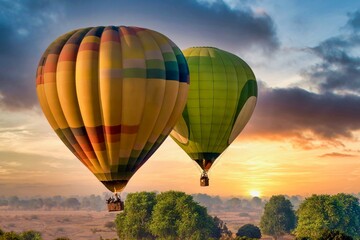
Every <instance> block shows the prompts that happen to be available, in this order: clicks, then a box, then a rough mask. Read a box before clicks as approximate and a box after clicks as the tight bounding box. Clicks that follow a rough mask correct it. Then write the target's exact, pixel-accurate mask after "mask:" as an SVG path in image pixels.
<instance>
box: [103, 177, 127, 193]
mask: <svg viewBox="0 0 360 240" xmlns="http://www.w3.org/2000/svg"><path fill="white" fill-rule="evenodd" d="M101 182H102V184H104V185H105V187H106V188H107V189H109V190H110V191H111V192H113V193H117V192H121V191H122V190H123V189H124V188H125V186H126V184H127V183H128V180H111V181H101Z"/></svg>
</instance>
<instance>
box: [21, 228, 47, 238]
mask: <svg viewBox="0 0 360 240" xmlns="http://www.w3.org/2000/svg"><path fill="white" fill-rule="evenodd" d="M20 236H21V239H22V240H42V237H41V233H39V232H36V231H33V230H30V231H25V232H22V233H21V235H20Z"/></svg>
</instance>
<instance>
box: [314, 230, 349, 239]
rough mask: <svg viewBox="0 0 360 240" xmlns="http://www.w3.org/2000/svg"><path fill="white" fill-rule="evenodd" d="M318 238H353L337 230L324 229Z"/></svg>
mask: <svg viewBox="0 0 360 240" xmlns="http://www.w3.org/2000/svg"><path fill="white" fill-rule="evenodd" d="M319 240H353V238H352V237H350V236H348V235H346V234H345V233H342V232H340V231H338V230H326V231H324V232H323V233H322V235H321V237H320V238H319Z"/></svg>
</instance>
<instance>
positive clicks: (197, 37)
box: [0, 0, 360, 196]
mask: <svg viewBox="0 0 360 240" xmlns="http://www.w3.org/2000/svg"><path fill="white" fill-rule="evenodd" d="M100 25H102V26H106V25H115V26H118V25H126V26H139V27H145V28H149V29H153V30H156V31H158V32H161V33H162V34H164V35H166V36H168V37H169V38H170V39H171V40H172V41H174V42H175V43H176V44H177V45H178V46H179V47H180V49H186V48H188V47H191V46H213V47H217V48H220V49H223V50H226V51H229V52H232V53H234V54H236V55H238V56H239V57H241V58H242V59H243V60H245V61H246V62H247V63H248V64H249V65H250V66H251V68H252V69H253V71H254V73H255V75H256V78H257V81H258V87H259V94H258V102H257V106H256V108H255V111H254V114H253V116H252V118H251V119H250V121H249V123H248V124H247V126H246V127H245V129H244V130H243V132H242V133H241V134H240V135H239V137H238V138H237V139H236V140H235V141H234V142H233V143H232V144H231V146H230V147H229V148H228V149H227V150H226V151H225V152H224V153H223V154H222V155H221V156H220V158H219V159H218V160H219V161H217V162H216V164H215V165H214V166H213V167H212V170H211V172H210V187H207V188H201V187H200V186H199V174H200V173H199V171H198V168H197V167H196V166H195V165H194V163H193V162H192V161H191V160H190V158H189V157H188V156H187V155H186V154H185V153H184V152H183V151H182V150H181V148H180V147H178V146H177V145H176V143H174V141H173V140H172V139H171V138H168V139H167V140H166V141H165V142H164V144H163V145H162V146H161V147H160V148H159V149H158V151H157V152H156V153H155V154H154V155H153V156H152V157H151V159H150V160H149V161H148V162H147V163H146V164H145V165H144V166H143V167H142V168H141V169H140V170H139V171H138V172H137V173H136V174H135V176H134V177H133V178H132V179H131V181H130V182H129V184H128V185H127V187H126V188H125V191H126V192H135V191H165V190H170V189H172V190H178V191H185V192H187V193H207V194H210V195H221V196H249V195H251V194H252V195H254V194H255V193H257V194H256V195H260V196H271V195H274V194H287V195H305V196H308V195H311V194H314V193H316V194H335V193H338V192H346V193H358V192H360V161H359V158H360V145H359V141H360V3H359V2H358V1H355V0H354V1H351V0H349V1H337V0H327V1H323V0H278V1H266V0H253V1H250V0H243V1H241V0H182V1H178V0H152V1H148V0H121V1H110V0H104V1H96V0H88V1H73V0H51V1H50V0H34V1H33V0H23V1H21V0H0V31H1V33H2V34H1V37H0V195H4V196H11V195H19V196H35V195H42V196H52V195H84V194H102V193H103V192H106V191H107V190H106V188H105V187H104V186H103V185H102V184H101V183H100V182H98V180H97V179H96V178H95V176H93V175H92V174H91V173H90V172H89V171H88V170H87V169H86V167H85V166H83V165H82V164H81V162H80V161H78V160H77V159H76V158H75V157H74V156H73V155H72V153H71V152H70V151H69V150H68V149H67V148H66V147H65V146H64V145H63V144H62V142H61V141H60V140H59V139H58V138H57V136H56V134H55V133H54V132H53V131H52V129H51V127H50V126H49V124H48V123H47V121H46V119H45V117H44V116H43V114H42V112H41V109H40V107H39V104H38V101H37V96H36V91H35V72H36V68H37V64H38V61H39V59H40V57H41V55H42V53H43V51H44V50H45V49H46V48H47V46H48V45H49V44H50V43H51V42H52V41H53V40H55V39H56V38H57V37H58V36H60V35H62V34H64V33H66V32H68V31H71V30H73V29H77V28H82V27H89V26H100ZM175 166H176V167H175Z"/></svg>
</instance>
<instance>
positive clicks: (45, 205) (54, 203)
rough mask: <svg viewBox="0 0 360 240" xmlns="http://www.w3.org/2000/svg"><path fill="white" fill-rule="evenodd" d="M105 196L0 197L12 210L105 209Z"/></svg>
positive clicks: (4, 205)
mask: <svg viewBox="0 0 360 240" xmlns="http://www.w3.org/2000/svg"><path fill="white" fill-rule="evenodd" d="M104 203H105V197H101V196H99V195H89V196H82V197H63V196H54V197H46V198H40V197H38V198H28V199H26V198H25V199H21V198H19V197H18V196H11V197H0V207H6V208H7V209H9V210H11V209H13V210H95V211H102V210H105V208H106V205H105V204H104Z"/></svg>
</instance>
